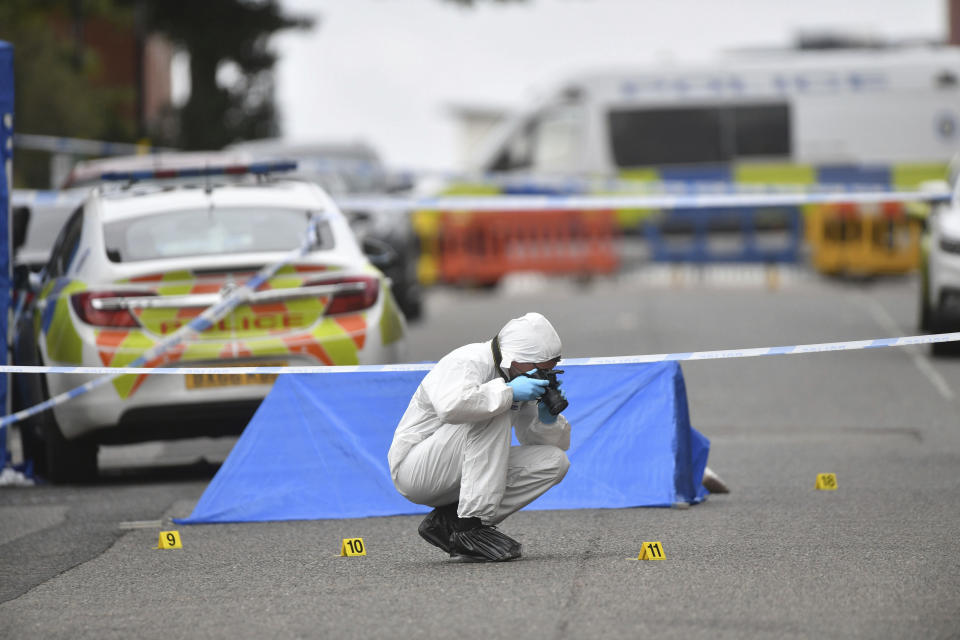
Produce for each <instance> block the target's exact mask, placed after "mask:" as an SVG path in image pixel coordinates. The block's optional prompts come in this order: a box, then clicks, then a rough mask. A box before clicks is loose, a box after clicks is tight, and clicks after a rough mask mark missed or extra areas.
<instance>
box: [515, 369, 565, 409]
mask: <svg viewBox="0 0 960 640" xmlns="http://www.w3.org/2000/svg"><path fill="white" fill-rule="evenodd" d="M561 373H563V369H550V370H549V371H545V370H544V369H537V370H536V371H534V372H533V373H527V374H525V375H526V376H527V377H528V378H536V379H537V380H546V381H547V382H548V383H549V384H547V388H546V390H545V391H544V392H543V395H542V396H540V399H541V400H542V401H543V403H544V404H545V405H547V410H548V411H549V412H550V415H553V416H555V415H557V414H559V413H560V412H561V411H563V410H564V409H566V408H567V406H569V404H570V403H569V402H567V399H566V398H564V397H563V394H561V393H560V383H559V382H558V381H557V376H558V375H560V374H561Z"/></svg>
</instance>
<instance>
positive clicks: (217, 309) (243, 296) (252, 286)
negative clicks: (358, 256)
mask: <svg viewBox="0 0 960 640" xmlns="http://www.w3.org/2000/svg"><path fill="white" fill-rule="evenodd" d="M322 219H323V217H322V216H313V217H311V218H310V223H309V225H308V227H307V231H306V234H305V235H304V238H303V240H302V242H301V243H300V246H299V247H297V248H296V249H294V250H292V251H290V252H289V253H288V254H287V255H286V256H284V257H283V259H282V260H280V261H278V262H275V263H273V264H269V265H267V266H265V267H263V268H262V269H260V271H258V272H257V273H255V274H254V275H253V276H252V277H250V279H248V280H247V281H246V282H244V283H243V284H241V285H239V286H238V287H236V288H235V289H233V290H231V291H230V292H229V293H227V294H226V295H224V296H223V297H222V298H221V299H220V300H219V301H218V302H217V303H216V304H214V305H212V306H210V307H208V308H207V309H204V311H203V312H202V313H201V314H200V315H198V316H197V317H196V318H194V319H192V320H191V321H190V322H189V323H188V324H187V325H185V326H183V327H181V328H180V329H178V330H177V331H175V332H174V333H172V334H170V336H168V337H167V338H164V339H163V340H161V341H160V342H158V343H157V344H156V345H154V346H153V347H151V348H150V349H148V350H147V351H145V352H144V353H143V355H141V356H140V357H139V358H137V359H136V360H134V361H133V362H131V363H130V365H129V367H122V368H121V367H116V368H110V367H107V368H105V371H102V372H101V373H102V374H103V376H102V377H100V378H95V379H93V380H90V381H88V382H85V383H84V384H82V385H80V386H78V387H75V388H73V389H70V390H68V391H65V392H63V393H61V394H58V395H56V396H54V397H52V398H48V399H47V400H45V401H43V402H41V403H39V404H36V405H34V406H32V407H27V408H26V409H23V410H21V411H17V412H16V413H13V414H10V415H8V416H4V417H3V418H2V419H0V428H3V427H5V426H7V425H8V424H12V423H14V422H18V421H20V420H23V419H25V418H29V417H30V416H33V415H36V414H38V413H40V412H41V411H45V410H47V409H49V408H51V407H54V406H56V405H58V404H62V403H64V402H66V401H67V400H70V399H72V398H76V397H77V396H80V395H83V394H85V393H88V392H89V391H92V390H93V389H96V388H97V387H99V386H101V385H104V384H106V383H108V382H110V381H111V380H113V379H115V378H117V377H118V376H121V375H126V373H127V369H138V368H144V369H145V371H146V372H148V373H151V372H156V371H158V369H154V368H150V367H142V365H144V364H146V363H148V362H150V361H151V360H153V359H155V358H157V357H158V356H160V355H161V354H163V353H165V352H166V351H169V350H170V349H172V348H173V347H175V346H177V345H178V344H180V343H181V342H183V341H184V340H185V339H186V338H187V337H188V336H191V335H194V334H199V333H202V332H203V331H206V330H207V329H209V328H210V327H211V326H213V325H214V324H215V323H216V322H218V321H219V320H220V319H221V318H223V317H224V316H225V315H227V314H228V313H230V311H232V310H233V309H234V308H235V307H236V306H237V305H239V304H242V303H243V302H245V301H247V300H248V299H249V297H250V295H251V294H252V293H253V292H254V291H256V290H257V289H258V288H259V287H260V286H261V285H262V284H263V283H265V282H267V281H268V280H269V279H270V278H272V277H273V276H274V275H275V274H276V272H277V271H279V270H280V268H281V267H283V266H285V265H287V264H289V263H291V262H293V261H294V260H296V259H298V258H300V257H302V256H303V255H305V254H306V253H308V252H309V251H310V249H311V248H312V247H314V246H315V245H316V244H317V238H318V232H317V225H318V224H319V222H320V221H321V220H322ZM40 369H43V367H40Z"/></svg>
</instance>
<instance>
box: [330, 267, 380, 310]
mask: <svg viewBox="0 0 960 640" xmlns="http://www.w3.org/2000/svg"><path fill="white" fill-rule="evenodd" d="M353 282H356V283H360V284H362V285H363V288H362V289H361V288H358V289H356V290H351V291H341V292H339V293H336V294H334V296H333V298H332V299H331V300H330V304H328V305H327V309H326V314H327V315H328V316H329V315H335V314H338V313H349V312H351V311H361V310H363V309H366V308H368V307H372V306H373V305H374V304H375V303H376V302H377V296H378V295H379V294H380V281H379V280H378V279H377V278H374V277H372V276H357V277H353V278H340V279H338V280H327V281H325V282H324V283H323V284H347V283H353ZM317 284H319V283H317Z"/></svg>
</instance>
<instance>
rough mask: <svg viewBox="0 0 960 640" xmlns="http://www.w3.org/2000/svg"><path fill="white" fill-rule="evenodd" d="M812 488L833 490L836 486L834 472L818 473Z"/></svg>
mask: <svg viewBox="0 0 960 640" xmlns="http://www.w3.org/2000/svg"><path fill="white" fill-rule="evenodd" d="M813 488H814V489H818V490H822V491H834V490H836V488H837V476H836V474H834V473H818V474H817V483H816V484H815V485H814V486H813Z"/></svg>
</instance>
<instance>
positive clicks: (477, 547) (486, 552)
mask: <svg viewBox="0 0 960 640" xmlns="http://www.w3.org/2000/svg"><path fill="white" fill-rule="evenodd" d="M520 549H521V545H520V543H519V542H517V541H516V540H514V539H513V538H511V537H510V536H508V535H506V534H503V533H500V532H499V531H497V528H496V527H494V526H490V525H483V526H480V527H477V528H476V529H469V530H467V531H454V532H453V533H451V534H450V557H451V558H452V559H454V560H457V561H460V562H506V561H507V560H513V559H514V558H519V557H520Z"/></svg>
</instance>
